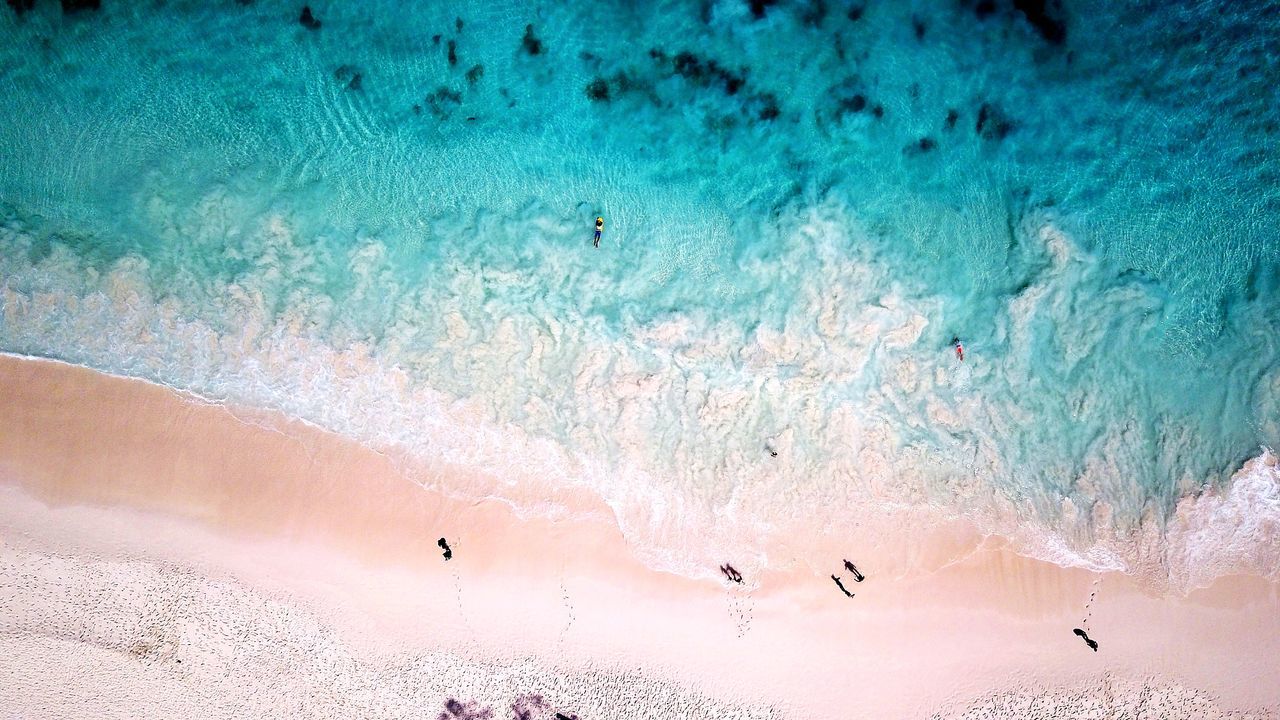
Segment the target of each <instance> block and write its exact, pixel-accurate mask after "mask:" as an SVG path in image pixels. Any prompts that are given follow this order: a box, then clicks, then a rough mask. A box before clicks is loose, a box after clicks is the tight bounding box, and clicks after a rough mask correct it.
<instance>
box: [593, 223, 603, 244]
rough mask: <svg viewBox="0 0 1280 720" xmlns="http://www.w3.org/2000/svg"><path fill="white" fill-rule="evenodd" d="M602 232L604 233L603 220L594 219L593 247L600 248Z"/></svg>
mask: <svg viewBox="0 0 1280 720" xmlns="http://www.w3.org/2000/svg"><path fill="white" fill-rule="evenodd" d="M602 232H604V218H602V217H597V218H596V239H595V246H596V247H597V248H598V247H600V233H602Z"/></svg>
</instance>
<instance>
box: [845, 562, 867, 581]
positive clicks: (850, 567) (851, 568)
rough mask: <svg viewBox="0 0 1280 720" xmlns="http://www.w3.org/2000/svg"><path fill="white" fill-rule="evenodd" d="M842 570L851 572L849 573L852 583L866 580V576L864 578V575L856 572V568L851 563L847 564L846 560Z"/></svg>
mask: <svg viewBox="0 0 1280 720" xmlns="http://www.w3.org/2000/svg"><path fill="white" fill-rule="evenodd" d="M844 569H845V570H848V571H849V572H851V573H853V581H854V582H862V581H863V580H866V579H867V578H866V576H865V575H863V574H862V573H860V572H858V568H857V567H856V566H855V565H854V564H853V563H851V562H849V561H848V560H845V561H844Z"/></svg>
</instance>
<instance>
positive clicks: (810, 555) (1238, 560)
mask: <svg viewBox="0 0 1280 720" xmlns="http://www.w3.org/2000/svg"><path fill="white" fill-rule="evenodd" d="M0 356H3V357H8V358H13V359H16V360H20V361H23V362H37V363H39V362H44V363H54V364H58V365H64V366H67V367H73V368H83V369H86V370H92V371H94V372H99V371H96V370H93V369H92V368H86V367H84V366H81V365H77V364H75V363H67V362H66V361H63V360H58V359H51V358H40V357H34V356H28V355H21V354H15V353H7V352H2V353H0ZM106 374H107V375H110V376H112V377H118V378H120V379H122V380H125V381H128V382H139V383H148V384H154V385H156V386H158V387H161V388H164V389H166V390H169V391H173V392H176V393H179V394H180V395H181V397H183V398H185V399H186V400H187V401H189V402H194V403H201V404H205V405H209V406H213V407H219V408H225V409H227V410H228V411H230V413H231V414H232V416H234V417H235V418H236V419H237V420H238V421H239V422H243V423H246V424H248V425H251V426H253V427H257V428H260V429H262V430H264V431H269V432H280V428H279V422H278V421H276V420H273V419H272V418H271V415H270V412H269V411H268V412H266V413H264V412H263V411H262V410H256V409H252V408H246V407H243V406H237V405H235V404H230V403H227V402H226V401H225V400H216V399H210V398H206V397H202V396H201V395H200V394H199V393H197V392H193V391H191V390H189V389H183V388H173V387H171V386H167V385H164V384H162V383H154V381H151V380H147V379H140V378H136V377H130V376H128V375H123V374H112V373H106ZM289 422H297V423H300V424H302V425H303V426H305V427H308V428H311V429H314V430H320V431H326V432H328V430H327V429H325V428H323V427H321V426H320V425H319V424H317V423H314V422H311V421H309V420H307V419H305V418H290V419H289ZM350 439H351V440H352V441H354V442H357V443H360V444H361V445H363V446H364V447H366V448H368V449H369V450H371V451H372V452H376V453H379V454H380V455H382V456H384V457H387V458H388V459H389V460H391V461H392V463H393V465H395V466H396V467H397V468H398V470H399V472H401V473H403V474H404V475H405V477H406V478H408V479H410V480H411V481H412V482H414V483H418V484H422V485H424V486H428V487H431V488H432V489H434V490H437V491H439V492H443V493H444V494H446V495H447V496H450V497H453V498H456V499H459V500H463V501H468V502H482V501H489V500H491V501H497V502H500V503H502V504H504V505H505V506H507V507H509V508H511V509H512V510H513V511H515V512H516V513H517V515H518V516H520V517H524V518H530V517H548V518H552V519H556V518H565V517H578V518H591V517H594V518H608V519H609V520H610V521H611V522H618V521H619V517H618V515H617V513H618V508H616V507H615V508H612V511H610V510H605V509H604V508H603V507H600V506H595V509H591V508H592V506H593V502H594V501H596V500H597V496H594V495H593V494H590V493H588V494H586V495H582V494H579V495H574V494H569V495H566V494H564V493H558V494H557V495H555V496H554V497H555V498H556V500H555V501H554V502H546V501H539V502H534V503H529V502H526V503H521V502H520V501H519V500H517V499H513V498H511V497H510V496H506V495H503V494H501V493H500V492H498V493H493V494H485V495H477V494H474V493H469V492H468V488H467V487H464V486H461V485H459V484H458V483H456V482H453V483H450V482H440V481H439V479H438V478H439V477H441V476H440V474H439V473H440V471H441V466H436V465H423V464H421V463H420V462H419V461H417V460H416V459H402V458H397V457H395V455H394V454H388V453H387V452H386V451H385V450H383V449H379V448H378V447H376V446H373V447H371V446H370V444H369V443H368V441H367V440H365V441H363V442H362V440H361V438H358V437H354V438H350ZM1276 465H1277V462H1276V457H1275V455H1274V454H1273V453H1272V452H1271V451H1270V450H1267V449H1265V448H1264V449H1263V452H1262V453H1261V454H1260V455H1259V456H1258V457H1256V458H1254V459H1253V460H1251V461H1249V462H1248V463H1247V464H1246V465H1245V466H1244V467H1243V468H1241V469H1240V470H1239V471H1238V472H1237V473H1235V475H1233V477H1232V481H1231V483H1230V484H1229V485H1228V486H1227V487H1226V488H1225V489H1224V490H1223V491H1210V492H1208V493H1205V494H1203V495H1198V496H1193V497H1187V498H1184V499H1183V500H1182V501H1180V502H1179V505H1178V510H1177V512H1176V513H1175V514H1174V517H1173V519H1172V520H1171V521H1170V522H1169V523H1168V524H1167V525H1165V526H1163V527H1155V526H1154V524H1147V525H1144V526H1143V527H1142V528H1141V529H1140V530H1139V532H1138V533H1135V534H1134V535H1130V536H1127V537H1119V536H1116V537H1112V538H1106V539H1103V540H1101V541H1095V544H1094V545H1093V546H1092V547H1090V548H1088V549H1087V550H1086V551H1084V552H1080V551H1078V550H1076V549H1073V548H1071V547H1069V546H1068V545H1067V544H1066V541H1065V540H1064V534H1065V533H1067V532H1070V531H1069V530H1066V531H1059V532H1053V531H1048V530H1045V529H1036V528H1033V527H1027V526H1026V525H1025V524H1023V525H1021V526H1016V527H1014V528H1013V529H1012V531H1010V530H1009V529H1008V528H1005V529H1003V531H1001V530H992V528H991V526H990V524H987V523H983V522H982V520H981V518H979V519H978V520H977V521H975V519H974V518H973V517H965V516H961V517H954V516H948V515H947V514H946V513H945V512H940V511H938V510H937V509H935V508H929V507H910V506H903V505H901V504H898V503H883V504H882V505H880V506H879V507H877V508H875V512H874V513H873V516H874V517H868V516H867V515H864V516H862V520H863V522H864V523H865V527H861V529H860V530H853V529H850V528H841V529H839V530H837V531H835V532H834V533H833V532H826V533H822V534H821V535H820V536H816V537H812V538H809V540H808V542H807V543H806V542H804V541H803V540H802V541H801V542H795V538H796V537H797V536H799V537H803V531H804V528H790V529H783V530H781V531H779V530H777V529H776V528H775V527H769V528H768V529H766V530H763V531H762V532H764V533H767V534H768V536H769V537H773V538H789V539H790V540H789V541H788V542H787V543H786V544H785V546H783V547H781V548H778V547H777V545H778V543H777V542H774V541H767V540H766V541H761V540H760V539H759V538H758V537H757V538H755V539H753V540H751V541H748V542H747V543H746V547H747V548H751V547H759V548H762V550H761V551H760V553H759V554H758V555H757V554H753V553H752V552H750V551H749V550H745V551H744V550H735V549H734V548H732V547H726V545H727V544H728V543H727V542H726V544H725V545H719V546H714V547H703V548H698V547H693V546H690V545H689V544H688V542H687V541H681V542H679V543H678V544H674V545H667V546H663V545H658V546H652V545H646V544H645V543H644V542H643V541H637V538H636V537H635V536H634V535H633V534H632V533H627V532H626V530H627V529H628V528H627V526H626V525H625V523H622V524H621V527H622V529H623V531H624V535H627V537H628V538H629V540H630V542H631V546H632V547H631V549H632V552H634V553H635V554H636V556H637V557H639V558H640V559H641V560H642V561H644V562H645V563H646V564H647V565H649V566H650V567H653V568H655V569H659V570H663V571H666V572H674V573H677V574H681V575H684V576H686V577H690V578H700V579H718V575H717V573H716V572H715V571H714V567H716V566H715V565H712V564H710V563H709V562H708V561H710V560H711V559H714V558H730V559H733V561H734V562H737V563H738V564H739V565H741V566H743V567H746V568H749V570H750V571H751V572H752V574H753V575H756V576H758V575H759V573H760V572H763V571H766V570H767V569H768V568H769V567H770V565H769V561H768V557H769V556H768V551H767V550H764V548H769V547H770V546H774V547H775V550H774V556H775V558H776V560H775V563H774V567H775V569H779V570H785V569H787V568H792V567H797V566H798V567H804V568H807V569H808V570H809V571H810V572H812V573H813V574H814V575H815V576H816V577H822V576H823V573H824V570H823V567H824V562H823V557H824V556H826V555H832V556H835V555H840V554H842V553H847V552H849V549H850V548H855V549H864V548H865V550H863V551H864V552H872V553H875V554H876V555H878V556H879V558H880V560H879V568H878V569H881V570H882V571H884V572H888V573H895V574H903V573H905V574H911V573H915V572H931V571H934V570H936V569H938V568H941V567H946V566H948V565H950V564H953V563H954V562H956V561H957V560H959V559H962V558H963V557H965V556H967V555H968V554H970V553H972V552H974V551H976V549H977V548H979V547H981V546H982V545H983V544H985V543H988V542H989V541H990V540H991V538H992V537H993V536H994V537H997V538H998V537H1001V536H1002V537H1003V538H1004V541H1007V542H1010V543H1011V546H1012V547H1013V548H1014V549H1015V550H1017V551H1018V552H1020V553H1022V554H1024V555H1026V556H1028V557H1032V558H1036V559H1040V560H1044V561H1047V562H1052V563H1054V564H1057V565H1060V566H1062V567H1066V568H1083V569H1087V570H1091V571H1094V572H1115V571H1120V572H1126V573H1129V574H1132V575H1136V576H1139V577H1141V578H1143V579H1144V580H1147V581H1151V580H1152V578H1153V577H1159V575H1160V574H1163V573H1166V572H1167V573H1168V587H1169V588H1171V589H1173V590H1175V591H1179V592H1183V593H1185V592H1187V591H1189V590H1191V589H1193V588H1196V587H1205V586H1208V585H1209V584H1211V583H1212V582H1213V580H1215V579H1216V578H1218V577H1221V576H1225V575H1232V574H1257V575H1259V576H1262V577H1266V578H1268V579H1271V580H1275V579H1277V577H1278V576H1277V573H1278V572H1280V569H1278V568H1280V557H1278V555H1280V542H1278V541H1277V538H1280V530H1278V528H1280V519H1278V518H1280V501H1278V500H1277V498H1280V474H1278V473H1277V469H1276ZM452 467H454V468H461V469H462V473H461V474H458V473H455V474H454V477H455V478H456V477H471V478H474V477H476V475H477V473H478V472H482V471H478V470H477V469H476V468H474V467H468V466H465V465H453V466H452ZM583 500H585V502H582V501H583ZM566 502H569V503H570V504H569V505H566V504H565V503H566ZM904 523H905V524H906V526H908V527H913V528H917V532H916V534H917V537H923V536H927V537H936V538H939V539H940V540H943V544H944V545H946V544H948V543H949V546H950V547H952V550H951V551H950V552H949V554H944V555H932V556H930V555H928V554H922V553H919V552H916V551H915V550H914V549H911V548H906V549H905V552H904V549H903V548H895V547H893V545H892V544H886V543H880V542H876V541H874V540H872V539H871V538H874V537H877V536H880V535H881V534H882V532H883V530H884V529H886V528H893V527H901V526H903V524H904ZM862 524H863V523H859V525H860V526H861V525H862ZM840 531H843V532H840ZM674 532H675V533H677V534H680V535H682V536H684V537H685V538H688V537H700V535H699V534H698V533H697V532H689V531H688V528H686V527H683V526H679V527H677V528H676V529H675V530H674ZM831 534H838V535H839V536H840V537H841V538H842V539H841V540H839V541H837V542H834V543H833V542H830V541H826V539H825V538H826V537H829V536H830V535H831ZM1135 535H1136V536H1137V537H1135ZM1135 545H1136V546H1138V547H1140V548H1144V549H1148V550H1149V549H1151V548H1155V547H1160V548H1162V550H1161V553H1160V554H1159V555H1158V556H1157V557H1158V558H1159V562H1158V563H1149V564H1147V565H1146V566H1135V565H1134V564H1131V563H1130V562H1128V561H1126V556H1127V555H1128V556H1131V552H1132V550H1131V549H1132V548H1133V547H1134V546H1135Z"/></svg>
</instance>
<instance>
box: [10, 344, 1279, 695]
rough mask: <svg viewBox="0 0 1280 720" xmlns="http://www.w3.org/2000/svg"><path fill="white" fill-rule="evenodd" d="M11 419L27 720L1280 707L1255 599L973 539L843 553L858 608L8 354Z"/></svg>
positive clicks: (1265, 602)
mask: <svg viewBox="0 0 1280 720" xmlns="http://www.w3.org/2000/svg"><path fill="white" fill-rule="evenodd" d="M0 417H2V418H3V429H2V430H0V482H2V484H0V497H2V498H3V499H2V500H0V540H3V551H2V555H0V557H3V561H2V562H0V584H2V586H0V610H2V612H0V617H2V618H3V621H0V643H2V644H3V646H4V647H3V652H0V656H2V657H3V660H0V674H3V675H5V676H7V677H8V678H9V681H7V682H4V683H0V707H3V708H4V709H5V711H6V713H7V716H9V717H178V716H184V717H185V716H192V717H232V716H237V715H238V713H245V712H249V713H251V714H252V715H253V716H258V717H284V716H286V715H288V716H290V717H352V716H360V717H404V716H406V715H407V714H409V713H416V714H417V715H418V716H429V717H434V716H436V715H437V714H440V713H446V714H445V715H441V717H451V716H452V717H476V718H479V717H486V716H485V715H484V714H483V708H485V707H489V708H493V712H494V713H495V714H494V715H492V716H493V717H509V716H511V715H512V714H513V713H514V714H515V715H516V716H517V717H518V716H519V709H520V708H521V707H524V708H526V709H527V711H528V712H529V714H528V715H527V717H531V718H539V717H548V718H550V717H554V714H553V713H554V712H561V713H563V714H565V716H566V717H573V716H574V714H576V715H577V716H578V717H580V718H582V719H583V720H587V719H588V718H603V717H633V716H638V717H660V716H675V715H677V714H680V715H682V716H686V717H744V718H745V717H794V718H848V717H872V718H893V717H903V718H908V717H930V716H933V715H935V714H936V715H937V716H939V717H952V716H955V717H1026V716H1037V717H1122V716H1129V717H1276V716H1277V713H1278V712H1280V662H1278V661H1277V659H1276V658H1277V657H1280V589H1278V587H1277V585H1276V584H1275V583H1273V582H1269V581H1267V580H1264V579H1262V578H1256V577H1247V576H1236V577H1228V578H1223V579H1220V580H1219V581H1217V582H1216V583H1214V584H1213V585H1212V586H1211V587H1209V588H1204V589H1200V590H1195V591H1192V592H1191V593H1190V594H1188V595H1186V596H1185V597H1184V596H1180V595H1176V594H1170V595H1158V594H1154V593H1152V592H1150V591H1148V590H1145V589H1143V588H1142V587H1139V586H1138V585H1137V584H1136V583H1134V582H1132V581H1131V580H1129V579H1128V578H1126V577H1125V576H1123V575H1120V574H1102V575H1100V574H1094V573H1089V572H1086V571H1083V570H1079V569H1065V568H1061V567H1058V566H1056V565H1052V564H1049V563H1045V562H1041V561H1037V560H1031V559H1028V558H1024V557H1020V556H1018V555H1016V554H1015V553H1013V552H1012V551H1011V550H1009V548H1008V547H1007V543H1006V542H1004V541H1003V540H1001V539H1000V538H996V537H983V536H981V535H980V534H978V533H976V532H974V531H972V530H971V529H970V530H966V529H965V528H964V527H963V524H962V523H958V524H956V525H954V526H946V527H940V528H938V530H937V532H936V533H933V534H930V535H925V536H916V535H912V536H909V537H898V538H885V537H881V538H880V542H882V543H885V544H888V545H903V546H914V545H918V546H919V550H918V552H916V553H915V555H916V556H917V557H922V558H927V559H928V560H927V561H925V562H922V563H919V564H917V566H916V568H915V569H914V570H910V571H901V572H900V571H899V570H900V569H899V568H895V569H893V571H892V572H888V571H885V570H887V567H886V566H885V565H878V564H877V561H876V558H874V557H868V558H858V559H857V562H858V564H859V566H860V567H861V568H862V569H863V570H864V572H866V574H867V575H868V579H867V580H866V581H865V582H863V583H858V584H854V583H851V582H850V580H849V578H848V576H847V573H841V571H840V567H839V564H840V560H841V558H840V557H832V558H830V559H829V561H830V563H831V565H832V568H831V572H833V573H841V574H844V575H845V582H846V584H847V585H848V586H849V587H850V589H851V590H853V591H854V592H855V593H856V597H854V598H846V597H844V596H843V595H842V594H840V592H839V591H838V589H837V588H836V587H834V584H833V583H832V582H831V579H830V578H829V577H826V576H823V575H818V574H816V573H814V572H812V571H810V570H808V569H807V568H808V567H811V566H815V565H819V564H821V562H823V560H822V559H814V558H803V559H802V560H803V562H790V563H787V562H781V563H780V564H779V567H778V568H777V569H771V568H764V569H761V570H760V571H759V572H754V573H744V574H747V575H748V576H747V577H746V582H745V583H744V584H743V585H742V586H736V585H731V584H729V583H727V582H725V583H720V584H717V583H713V582H708V581H695V580H690V579H686V578H682V577H678V576H675V575H671V574H667V573H659V572H655V571H652V570H649V569H648V568H646V567H645V566H644V565H642V564H641V563H640V562H639V561H637V560H636V559H635V558H634V557H633V555H632V553H631V552H630V551H629V549H628V546H627V543H626V542H625V540H624V538H623V537H622V535H621V534H620V533H619V532H618V530H617V528H616V526H615V525H614V524H613V523H612V522H611V516H610V511H609V509H608V507H606V506H605V505H603V503H600V502H599V501H598V500H594V499H593V498H591V497H589V496H586V495H583V496H581V497H578V496H571V497H566V498H561V500H562V501H564V502H565V503H566V504H568V505H570V506H572V507H574V508H576V509H577V512H575V513H574V517H573V518H572V519H563V520H560V521H552V520H545V519H537V518H521V517H519V516H517V515H516V514H515V513H514V512H512V510H511V509H510V508H509V507H507V506H506V505H505V504H503V503H501V502H498V501H495V500H486V501H474V502H466V501H461V500H458V499H456V498H450V497H447V496H445V495H443V494H441V493H439V492H437V491H435V490H433V489H429V488H431V487H436V486H440V485H445V486H447V485H448V483H449V482H450V478H451V477H455V478H462V477H465V474H466V473H468V472H469V470H468V469H467V468H461V467H459V468H453V469H451V470H449V471H448V473H446V474H445V475H443V476H435V477H430V478H426V477H420V476H415V474H414V470H413V468H412V467H410V466H407V465H405V464H404V463H402V462H398V461H396V460H395V459H393V458H389V457H386V456H384V455H380V454H378V453H376V452H373V451H371V450H369V449H367V448H364V447H361V446H360V445H358V444H355V443H353V442H350V441H348V440H345V439H343V438H341V437H338V436H335V435H332V434H330V433H327V432H324V431H322V430H320V429H317V428H315V427H312V426H308V425H306V424H303V423H300V422H296V421H291V420H289V419H287V418H284V417H280V416H275V415H272V414H270V413H266V412H263V411H253V410H248V409H241V410H237V409H234V408H227V407H223V406H220V405H216V404H210V403H207V402H204V401H201V400H200V399H198V398H195V397H191V396H187V395H183V394H180V393H177V392H174V391H172V390H170V389H167V388H164V387H161V386H157V385H152V384H148V383H145V382H142V381H137V380H131V379H124V378H118V377H113V376H108V375H104V374H100V373H96V372H94V371H91V370H87V369H83V368H79V367H75V366H70V365H65V364H61V363H57V362H51V361H40V360H30V359H23V358H16V357H10V356H5V357H0ZM875 532H877V533H888V532H892V530H891V529H887V528H878V529H876V530H875ZM442 537H443V538H446V539H447V541H448V542H449V544H450V546H451V548H452V551H453V554H454V556H453V559H452V560H449V561H447V562H446V561H445V560H444V559H443V558H442V557H441V549H440V548H439V547H438V546H437V540H438V539H439V538H442ZM838 544H839V543H838V539H835V540H833V542H832V545H833V546H836V545H838ZM797 551H799V550H797ZM782 559H783V560H787V559H789V558H786V557H783V558H782ZM726 560H732V559H731V558H727V559H726ZM793 560H797V559H793ZM1091 597H1092V600H1091ZM1086 618H1087V628H1088V632H1089V635H1090V636H1091V637H1092V638H1094V639H1096V640H1097V641H1098V642H1099V643H1100V649H1099V651H1098V652H1096V653H1095V652H1091V651H1090V650H1089V649H1088V648H1087V647H1085V645H1084V643H1083V642H1082V641H1081V639H1080V638H1078V637H1076V636H1074V635H1073V634H1072V629H1073V628H1074V627H1078V626H1080V625H1081V623H1082V621H1085V619H1086ZM464 671H465V672H464ZM481 677H483V678H489V680H487V681H479V680H476V678H481ZM534 696H537V697H539V698H541V699H538V700H535V699H533V698H534ZM450 700H456V701H457V703H460V704H454V705H451V704H449V701H450ZM467 703H475V704H474V705H467ZM521 703H523V705H521ZM513 706H515V709H508V708H512V707H513ZM468 708H470V709H468ZM455 710H456V712H455ZM449 713H452V715H450V714H449ZM469 713H470V714H469ZM1036 713H1040V714H1038V715H1037V714H1036ZM1230 713H1238V714H1230Z"/></svg>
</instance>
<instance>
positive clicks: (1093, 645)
mask: <svg viewBox="0 0 1280 720" xmlns="http://www.w3.org/2000/svg"><path fill="white" fill-rule="evenodd" d="M1071 632H1073V633H1075V634H1076V635H1079V636H1080V637H1082V638H1084V644H1085V645H1088V646H1089V649H1090V650H1092V651H1094V652H1098V643H1097V641H1095V640H1090V639H1089V633H1087V632H1085V631H1084V630H1081V629H1080V628H1076V629H1074V630H1072V631H1071Z"/></svg>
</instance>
